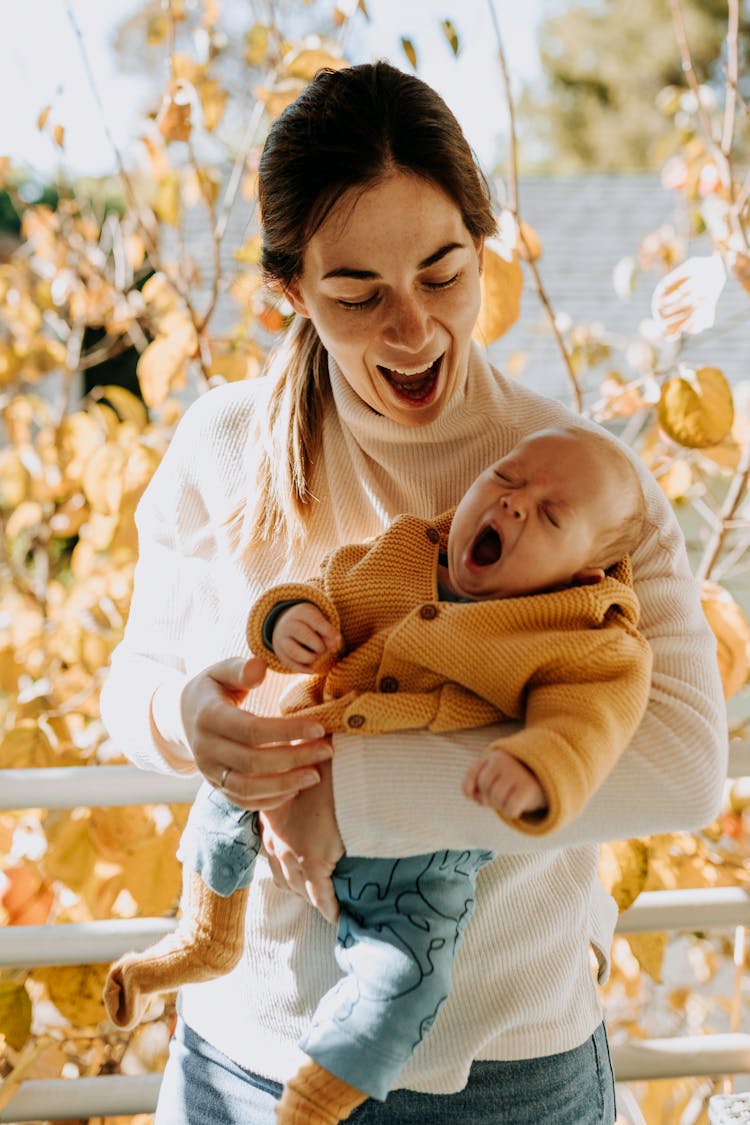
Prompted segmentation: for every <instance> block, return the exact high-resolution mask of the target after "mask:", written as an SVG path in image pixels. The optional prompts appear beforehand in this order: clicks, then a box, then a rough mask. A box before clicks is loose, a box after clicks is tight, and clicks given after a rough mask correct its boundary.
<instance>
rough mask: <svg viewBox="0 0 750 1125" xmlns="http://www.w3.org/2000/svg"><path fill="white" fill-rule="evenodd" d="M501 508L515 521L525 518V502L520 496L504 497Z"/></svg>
mask: <svg viewBox="0 0 750 1125" xmlns="http://www.w3.org/2000/svg"><path fill="white" fill-rule="evenodd" d="M500 506H501V507H502V508H504V509H505V510H506V511H507V513H508V515H509V516H511V517H512V518H513V519H514V520H522V519H523V518H524V506H523V500H522V498H521V497H520V496H518V495H513V496H503V498H502V500H501V501H500Z"/></svg>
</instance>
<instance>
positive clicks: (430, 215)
mask: <svg viewBox="0 0 750 1125" xmlns="http://www.w3.org/2000/svg"><path fill="white" fill-rule="evenodd" d="M481 256H482V246H481V241H479V240H477V241H475V240H474V239H473V238H472V236H471V235H470V234H469V232H468V230H467V229H466V227H465V226H464V222H463V218H462V216H461V212H460V211H459V210H458V208H457V207H456V205H455V204H454V203H453V202H452V201H451V200H450V199H449V198H448V196H447V195H445V194H444V193H443V192H442V191H441V190H440V188H438V187H436V186H435V185H434V184H432V183H430V182H428V181H426V180H421V179H419V178H417V177H415V176H411V175H407V174H404V173H394V175H392V176H390V177H389V178H388V179H386V180H383V181H381V182H380V183H378V184H376V185H375V186H374V187H371V188H369V189H368V190H366V191H365V192H364V193H362V194H361V195H357V194H356V193H349V194H348V195H345V196H343V197H342V199H341V200H340V201H339V203H338V204H337V205H336V206H335V207H334V209H333V211H332V212H331V213H330V214H329V216H328V218H327V219H326V221H325V222H324V223H323V225H322V226H321V227H320V229H319V230H318V231H316V233H315V234H314V235H313V237H312V238H311V239H310V241H309V243H308V245H307V248H306V250H305V255H304V259H303V272H302V276H301V277H300V278H298V279H297V280H296V281H295V282H294V283H293V284H292V285H291V286H290V288H289V290H288V293H287V295H288V297H289V300H290V301H291V303H292V305H293V306H294V308H295V310H296V311H297V312H298V313H299V314H300V315H301V316H306V317H310V319H311V320H312V322H313V324H314V325H315V327H316V329H317V332H318V335H319V336H320V338H321V340H322V341H323V343H324V345H325V347H326V348H327V350H328V351H329V353H330V354H331V355H332V356H333V357H334V359H335V360H336V362H337V363H338V365H339V367H340V368H341V370H342V372H343V374H344V376H345V377H346V379H347V382H348V383H349V384H350V386H351V387H352V389H353V390H354V391H356V393H357V394H358V395H359V396H360V398H361V399H363V400H364V402H366V403H367V404H368V406H371V407H372V409H373V410H376V411H377V412H378V414H382V415H384V416H385V417H387V418H391V419H393V421H395V422H401V423H403V424H404V425H407V426H423V425H425V424H426V423H428V422H432V421H433V419H435V418H437V417H438V415H439V414H440V412H441V410H442V409H443V406H444V405H445V403H446V402H448V400H449V399H450V398H451V397H452V395H453V394H454V393H455V392H456V389H457V388H459V387H461V386H462V385H463V383H464V379H465V377H466V369H467V365H468V358H469V345H470V342H471V332H472V329H473V327H474V324H475V321H476V318H477V314H478V312H479V300H480V289H479V273H480V266H481Z"/></svg>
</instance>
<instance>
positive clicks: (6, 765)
mask: <svg viewBox="0 0 750 1125" xmlns="http://www.w3.org/2000/svg"><path fill="white" fill-rule="evenodd" d="M0 762H2V764H3V769H8V770H30V769H43V768H46V767H49V766H53V765H57V764H58V763H57V762H56V761H55V752H54V750H53V748H52V746H51V744H50V741H49V739H48V738H47V736H46V734H45V733H44V731H43V730H42V729H41V728H40V727H39V725H38V724H37V723H23V724H21V725H19V726H17V727H14V728H13V730H9V731H8V732H7V733H6V734H5V735H4V736H3V740H2V742H0Z"/></svg>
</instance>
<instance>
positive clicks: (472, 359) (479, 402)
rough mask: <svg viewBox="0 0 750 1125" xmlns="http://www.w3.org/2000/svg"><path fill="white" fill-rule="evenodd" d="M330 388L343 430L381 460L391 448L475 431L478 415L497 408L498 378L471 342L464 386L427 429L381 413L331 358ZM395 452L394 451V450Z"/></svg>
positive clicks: (457, 437) (442, 440)
mask: <svg viewBox="0 0 750 1125" xmlns="http://www.w3.org/2000/svg"><path fill="white" fill-rule="evenodd" d="M328 363H329V371H330V377H331V387H332V390H333V398H334V402H335V404H336V410H337V412H338V417H339V420H340V422H341V425H342V428H343V429H344V430H345V431H348V434H349V435H350V436H351V437H352V438H354V440H355V441H356V442H357V444H358V445H360V446H361V448H362V450H363V451H364V452H366V453H368V454H369V455H370V456H374V457H377V458H378V460H380V459H381V457H382V454H383V453H384V452H385V451H386V450H387V449H388V448H389V447H401V446H403V445H404V444H409V445H416V446H419V445H435V444H439V443H442V442H446V441H449V442H454V441H456V440H460V439H461V438H462V437H463V436H467V437H468V436H469V435H470V434H472V432H473V431H474V430H475V427H476V418H477V415H478V414H479V413H482V412H484V413H485V416H486V411H487V409H488V408H490V409H492V407H493V405H494V406H495V407H497V375H496V374H495V373H494V372H493V371H492V369H491V368H490V365H489V364H488V362H487V360H486V359H485V357H484V355H483V354H482V352H481V350H480V349H479V347H478V346H477V345H476V344H474V343H472V345H471V350H470V355H469V364H468V370H467V373H466V378H465V380H464V383H463V385H462V386H461V387H460V388H458V389H457V390H456V392H455V393H454V394H453V396H452V397H451V398H450V399H449V401H448V402H447V403H446V404H445V406H444V408H443V410H442V411H441V413H440V414H439V416H438V417H437V418H436V419H434V421H432V422H429V423H427V425H424V426H405V425H404V424H403V423H401V422H396V421H394V420H393V419H391V418H387V417H385V416H383V415H382V414H378V413H377V412H376V411H375V410H373V409H372V407H370V406H368V405H367V403H365V402H363V401H362V399H361V398H360V397H359V395H358V394H357V393H356V392H355V391H354V390H353V389H352V387H351V385H350V384H349V382H348V381H347V379H346V377H345V376H344V374H343V373H342V371H341V368H340V367H339V365H338V364H337V363H336V361H335V359H333V357H332V356H329V361H328ZM394 452H395V448H394Z"/></svg>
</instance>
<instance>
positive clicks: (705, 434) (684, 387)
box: [658, 367, 734, 449]
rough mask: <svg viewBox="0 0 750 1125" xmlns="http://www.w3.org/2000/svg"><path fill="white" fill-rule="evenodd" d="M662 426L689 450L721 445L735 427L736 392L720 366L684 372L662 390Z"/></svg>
mask: <svg viewBox="0 0 750 1125" xmlns="http://www.w3.org/2000/svg"><path fill="white" fill-rule="evenodd" d="M658 415H659V425H660V426H661V427H662V429H663V430H664V431H665V432H666V433H667V434H668V435H669V437H671V438H672V440H673V441H676V442H678V443H679V444H680V445H684V446H686V447H687V448H688V449H703V448H705V447H707V446H711V445H718V444H719V442H720V441H722V440H723V439H724V438H725V437H726V436H727V434H728V433H729V431H730V430H731V428H732V423H733V421H734V401H733V398H732V389H731V387H730V386H729V384H728V382H727V380H726V379H725V377H724V375H723V373H722V372H721V371H720V370H719V369H718V367H699V368H698V370H697V371H689V370H688V369H683V374H681V375H675V376H674V377H673V378H671V379H668V380H667V382H666V383H665V384H664V385H663V387H662V389H661V397H660V399H659V407H658Z"/></svg>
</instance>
